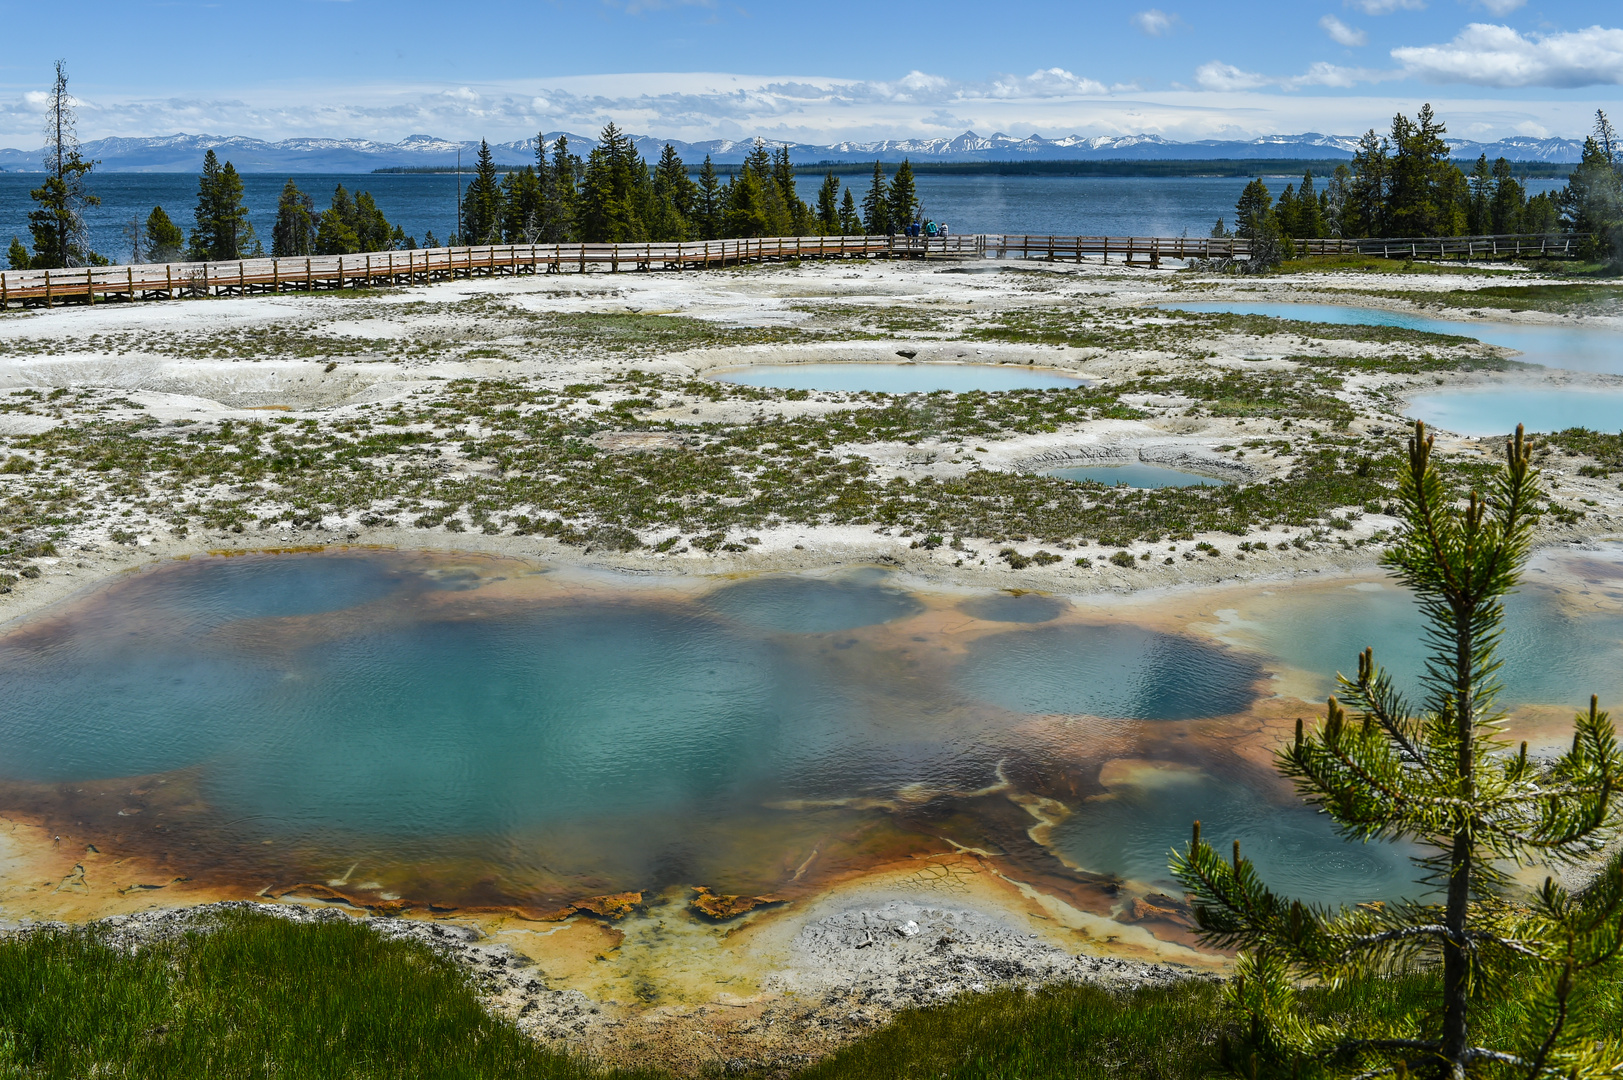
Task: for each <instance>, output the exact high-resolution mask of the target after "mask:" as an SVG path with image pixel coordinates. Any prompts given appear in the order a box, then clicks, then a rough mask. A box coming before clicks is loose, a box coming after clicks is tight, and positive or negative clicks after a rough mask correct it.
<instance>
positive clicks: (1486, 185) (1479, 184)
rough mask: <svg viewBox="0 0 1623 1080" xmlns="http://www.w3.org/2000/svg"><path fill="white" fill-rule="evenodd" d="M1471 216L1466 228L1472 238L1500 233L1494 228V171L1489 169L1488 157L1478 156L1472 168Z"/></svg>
mask: <svg viewBox="0 0 1623 1080" xmlns="http://www.w3.org/2000/svg"><path fill="white" fill-rule="evenodd" d="M1470 181H1471V215H1470V223H1469V224H1468V225H1467V226H1466V228H1467V229H1469V230H1470V234H1471V235H1472V236H1486V235H1487V234H1488V233H1493V232H1498V231H1499V230H1498V229H1495V228H1494V227H1493V170H1492V169H1490V168H1489V167H1488V155H1487V154H1479V155H1477V159H1476V164H1475V165H1474V166H1472V168H1471V176H1470Z"/></svg>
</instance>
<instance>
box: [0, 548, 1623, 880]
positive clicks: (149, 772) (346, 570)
mask: <svg viewBox="0 0 1623 1080" xmlns="http://www.w3.org/2000/svg"><path fill="white" fill-rule="evenodd" d="M1597 566H1599V567H1600V569H1599V570H1596V571H1595V574H1596V575H1598V576H1596V577H1595V581H1596V582H1598V583H1599V585H1598V587H1599V588H1600V589H1602V590H1604V591H1605V595H1606V596H1609V597H1615V598H1616V599H1618V600H1623V569H1620V568H1619V564H1618V563H1617V562H1616V561H1613V562H1610V563H1603V562H1602V563H1597ZM1247 595H1248V596H1250V597H1251V600H1252V601H1253V602H1254V603H1256V604H1260V605H1262V608H1263V609H1264V610H1265V611H1266V612H1267V613H1266V615H1265V616H1261V617H1254V618H1252V619H1251V621H1246V620H1237V621H1236V620H1230V624H1229V625H1227V626H1222V627H1220V628H1219V629H1220V638H1212V637H1209V636H1207V635H1204V634H1191V633H1186V632H1183V631H1180V630H1177V629H1174V628H1168V627H1167V626H1158V625H1156V624H1155V622H1154V620H1151V621H1149V622H1144V623H1135V622H1127V621H1123V620H1121V619H1120V618H1119V617H1117V616H1115V615H1112V614H1109V613H1108V612H1107V611H1105V610H1103V609H1093V608H1088V607H1085V606H1078V605H1076V604H1073V603H1071V602H1068V601H1066V600H1064V599H1062V598H1058V597H1052V596H1044V595H1040V594H1035V593H1019V592H1013V593H1010V592H1003V593H980V594H975V595H972V596H969V597H967V598H966V597H962V596H959V597H952V596H933V595H929V594H916V593H912V592H909V591H906V590H903V589H900V588H898V587H896V586H895V585H893V584H892V583H891V582H890V579H889V578H888V576H887V575H886V574H885V573H884V572H883V571H879V570H870V571H857V572H852V573H847V574H844V575H841V576H837V577H833V578H822V577H810V576H795V575H777V576H764V577H756V578H746V579H742V580H734V581H722V582H719V583H716V584H713V585H710V586H702V587H701V588H699V589H698V590H697V591H696V590H695V588H694V586H693V585H692V584H691V583H687V584H683V583H676V582H671V583H661V582H658V581H654V582H645V583H641V584H636V585H626V584H623V583H618V582H610V581H607V580H604V579H598V578H589V577H587V578H582V577H576V578H570V577H567V576H566V575H563V574H555V573H550V572H547V571H545V569H544V568H537V567H534V566H531V565H530V564H525V563H519V562H516V561H510V560H499V559H491V558H475V557H457V556H428V555H409V554H404V553H391V552H364V553H358V552H348V553H338V552H332V553H323V554H306V555H249V556H240V557H236V558H230V559H223V558H208V559H197V560H192V561H190V562H184V563H173V564H166V565H163V566H160V567H158V568H157V569H154V570H150V571H148V572H145V573H142V574H139V575H136V576H134V577H133V578H128V579H125V580H123V581H121V582H118V583H116V584H113V585H111V586H108V587H105V588H101V589H98V590H95V591H93V592H91V593H90V594H88V595H87V596H85V597H83V598H81V599H78V600H76V601H73V602H69V603H66V604H63V605H59V606H58V607H57V608H55V609H51V610H48V611H46V612H44V613H42V614H40V615H37V616H34V617H32V618H29V619H26V620H23V621H21V622H19V623H15V624H13V625H11V626H10V627H8V628H6V629H5V632H4V633H0V745H4V747H5V750H6V752H5V754H4V756H3V757H0V809H7V810H11V811H14V812H17V811H21V812H29V813H36V814H45V815H46V816H49V815H50V814H52V813H56V814H61V815H63V816H66V817H69V818H70V819H71V820H73V821H75V822H77V824H76V825H75V826H74V831H75V833H76V835H80V836H84V837H88V838H90V839H91V840H92V841H93V842H95V843H96V844H97V846H98V847H101V848H102V850H104V851H122V852H125V853H128V854H142V853H145V854H148V855H153V854H155V852H156V851H161V852H163V853H165V854H164V858H166V859H171V860H172V859H174V858H177V857H179V856H176V855H175V854H174V853H175V852H190V853H191V854H189V855H186V856H185V857H184V858H185V860H189V861H188V862H187V866H186V871H187V872H188V873H191V874H193V876H196V877H199V878H200V879H208V878H209V877H210V875H213V876H214V877H216V878H218V879H220V880H224V881H241V880H254V881H258V882H265V881H275V880H282V881H306V880H317V881H320V880H329V879H332V878H334V877H336V876H337V875H340V874H342V875H343V877H344V880H346V881H348V880H350V878H351V877H352V876H353V888H354V889H358V890H361V891H362V892H366V891H367V890H370V891H372V892H373V893H376V894H378V895H383V896H391V895H406V896H408V897H411V898H416V899H419V900H422V899H428V900H437V901H440V902H453V903H464V904H466V903H471V902H481V903H523V904H531V905H535V906H544V905H547V904H556V903H560V902H563V901H564V900H568V899H572V898H578V897H580V896H584V895H597V894H601V893H604V892H609V891H615V890H618V889H646V888H657V887H661V886H665V885H669V884H673V883H686V884H700V883H703V884H710V885H718V886H720V887H721V888H723V889H725V890H726V891H729V892H732V891H746V890H755V891H764V890H769V889H782V888H785V887H787V886H789V885H790V884H792V879H791V877H790V875H791V874H794V872H795V868H796V867H804V865H805V864H806V861H807V859H808V857H809V853H812V852H821V853H822V854H821V855H820V856H819V858H820V859H822V860H824V861H823V862H822V863H820V864H819V871H818V872H819V873H830V874H836V875H837V874H839V873H843V872H845V871H846V870H849V869H852V868H860V867H861V866H862V865H866V864H869V863H872V862H873V861H875V860H876V859H880V858H882V857H883V856H884V855H885V853H886V852H892V851H907V850H917V844H918V843H920V842H921V840H928V841H930V842H932V843H933V842H935V841H934V840H932V839H931V838H934V837H936V836H938V835H939V833H940V832H941V831H942V830H943V829H950V831H951V832H950V834H951V835H952V836H953V838H954V840H955V841H957V842H959V843H966V844H972V845H974V846H977V847H983V848H985V849H986V850H992V851H1000V852H1004V853H1005V856H1006V857H1007V858H1008V859H1010V860H1013V862H1012V864H1011V865H1012V869H1011V870H1010V872H1011V873H1013V872H1033V871H1036V872H1041V873H1044V874H1048V875H1052V874H1055V873H1060V874H1062V875H1063V874H1067V873H1068V874H1073V875H1077V877H1076V880H1077V881H1078V886H1077V887H1078V888H1086V887H1091V886H1088V885H1087V883H1088V882H1090V881H1095V882H1097V881H1104V880H1107V879H1110V878H1128V879H1132V880H1136V881H1139V882H1142V883H1145V884H1146V885H1149V886H1154V887H1162V888H1164V887H1169V884H1170V883H1169V881H1168V879H1167V875H1166V871H1165V865H1166V862H1165V860H1166V853H1167V851H1168V850H1169V849H1170V848H1171V847H1172V846H1174V845H1175V844H1179V843H1182V842H1183V840H1184V839H1185V838H1186V836H1187V833H1188V829H1189V822H1190V821H1191V820H1192V819H1193V818H1195V817H1199V818H1200V819H1201V820H1202V821H1203V822H1204V823H1205V827H1206V831H1207V835H1208V836H1210V837H1212V838H1213V839H1214V841H1217V842H1223V843H1226V842H1227V841H1228V840H1230V839H1234V838H1239V839H1241V840H1242V842H1243V843H1244V845H1245V850H1246V851H1247V852H1248V853H1249V854H1250V855H1252V856H1253V857H1254V858H1255V859H1256V860H1257V863H1258V866H1259V868H1260V869H1261V870H1262V871H1263V872H1264V873H1265V874H1267V875H1274V876H1275V877H1276V879H1277V880H1279V881H1280V882H1281V883H1282V884H1283V885H1285V886H1287V887H1288V888H1289V889H1291V890H1292V891H1293V892H1295V893H1297V894H1299V895H1302V896H1304V897H1306V898H1309V899H1317V900H1344V899H1348V898H1352V897H1358V898H1365V897H1368V898H1375V897H1390V896H1394V895H1398V894H1400V893H1403V892H1405V891H1407V890H1409V888H1410V885H1409V882H1410V881H1411V868H1410V866H1409V864H1408V863H1407V861H1406V860H1405V859H1404V857H1403V853H1402V852H1401V851H1398V850H1395V849H1393V848H1391V847H1387V846H1381V845H1375V846H1356V845H1355V846H1348V845H1346V844H1343V843H1342V842H1341V841H1340V840H1339V839H1337V838H1336V837H1335V835H1334V834H1333V832H1332V830H1331V828H1330V826H1329V824H1328V822H1327V821H1326V819H1325V818H1323V817H1322V816H1318V815H1315V814H1313V813H1311V812H1309V811H1307V810H1305V809H1304V808H1303V807H1302V806H1301V804H1300V803H1299V802H1297V801H1296V800H1295V798H1294V797H1293V796H1292V795H1291V793H1290V790H1289V788H1288V787H1287V786H1286V785H1284V784H1283V783H1282V782H1281V781H1280V780H1279V779H1278V778H1277V777H1276V776H1275V775H1274V774H1273V773H1272V771H1271V770H1270V769H1268V768H1266V767H1265V766H1264V765H1259V764H1257V761H1258V755H1257V754H1256V753H1255V750H1256V748H1257V745H1258V743H1257V740H1258V739H1259V738H1261V739H1262V740H1263V742H1264V743H1267V742H1270V741H1275V740H1277V739H1280V738H1284V737H1285V732H1284V730H1283V729H1282V728H1278V727H1277V725H1278V723H1279V721H1277V720H1269V719H1267V718H1268V717H1270V716H1274V715H1276V714H1277V713H1278V712H1279V711H1280V710H1279V709H1278V708H1277V707H1275V706H1271V705H1269V704H1268V702H1269V698H1268V697H1267V695H1268V694H1269V693H1270V692H1271V691H1270V690H1269V689H1268V685H1269V675H1270V673H1272V672H1287V673H1295V674H1293V675H1291V676H1290V679H1291V680H1294V684H1301V685H1302V686H1303V687H1305V689H1304V690H1303V693H1304V694H1311V695H1314V696H1316V695H1318V694H1319V693H1321V692H1322V691H1323V690H1324V689H1325V687H1326V686H1327V685H1328V683H1327V682H1326V681H1325V680H1326V678H1327V676H1328V673H1329V672H1332V671H1334V670H1335V669H1337V668H1341V669H1346V668H1347V667H1349V666H1350V665H1351V663H1352V661H1353V659H1354V657H1355V656H1356V653H1357V650H1358V649H1359V648H1361V647H1362V646H1363V645H1364V644H1366V643H1370V642H1374V643H1375V644H1376V645H1377V649H1378V652H1377V656H1378V658H1379V659H1381V660H1382V661H1384V662H1387V663H1389V664H1391V665H1392V666H1393V668H1394V670H1395V671H1396V672H1397V673H1398V674H1399V675H1401V676H1403V677H1405V678H1407V677H1410V676H1412V675H1413V674H1414V673H1415V672H1416V671H1417V670H1418V663H1419V658H1418V656H1416V655H1413V654H1412V645H1411V644H1410V643H1412V642H1413V640H1414V630H1415V629H1416V627H1417V626H1418V621H1417V620H1416V618H1415V616H1414V611H1413V605H1412V603H1411V602H1410V601H1409V599H1408V596H1407V594H1406V593H1403V592H1401V591H1400V590H1397V589H1395V588H1391V587H1381V586H1379V585H1373V584H1371V585H1363V586H1359V587H1358V588H1356V589H1342V590H1331V591H1329V592H1326V591H1325V590H1323V589H1321V590H1318V591H1316V592H1310V593H1297V592H1291V591H1289V590H1285V591H1282V592H1281V593H1280V594H1279V595H1278V596H1277V597H1274V598H1272V599H1269V598H1268V597H1267V596H1266V595H1264V596H1263V597H1261V598H1258V597H1255V596H1252V595H1251V594H1247ZM1269 605H1272V606H1271V607H1270V606H1269ZM1612 606H1613V608H1617V607H1618V605H1617V604H1615V603H1614V604H1613V605H1612ZM1218 616H1219V621H1221V619H1222V617H1223V613H1221V612H1219V613H1218ZM1510 627H1511V628H1510V632H1509V634H1508V636H1507V640H1506V653H1507V658H1508V662H1507V664H1506V668H1505V672H1504V678H1505V681H1506V683H1507V684H1508V691H1507V700H1509V701H1510V702H1511V703H1512V704H1518V703H1554V704H1558V705H1570V704H1573V703H1577V704H1581V703H1582V702H1583V701H1585V700H1587V694H1588V693H1590V692H1591V691H1594V692H1598V693H1600V694H1601V697H1602V701H1603V703H1605V704H1608V705H1610V704H1615V703H1620V702H1623V665H1620V664H1619V662H1618V661H1619V659H1620V658H1623V616H1617V615H1615V614H1606V615H1599V616H1580V615H1579V614H1574V612H1573V611H1572V610H1571V609H1570V607H1569V606H1567V605H1564V604H1563V603H1562V602H1561V600H1560V597H1559V596H1558V594H1556V593H1554V592H1552V591H1551V590H1547V589H1540V588H1536V587H1535V588H1530V589H1529V590H1528V591H1526V592H1525V593H1524V594H1523V595H1522V596H1520V597H1518V598H1517V599H1516V600H1515V601H1514V603H1513V606H1512V618H1511V621H1510ZM1326 628H1328V629H1326ZM1225 641H1229V642H1232V643H1233V644H1225V643H1224V642H1225ZM1236 646H1238V647H1236ZM1315 680H1316V681H1315ZM1281 685H1282V686H1283V685H1284V684H1281ZM1258 710H1262V711H1261V712H1259V711H1258ZM1259 724H1260V725H1261V727H1260V728H1259ZM1269 724H1274V725H1275V727H1273V728H1270V727H1269V726H1268V725H1269ZM1261 731H1273V734H1271V735H1270V734H1259V732H1261ZM1022 792H1023V793H1025V794H1026V795H1033V796H1037V797H1040V798H1042V799H1047V800H1050V804H1049V805H1052V806H1061V807H1063V812H1061V813H1059V814H1058V820H1055V821H1051V822H1050V824H1051V826H1052V828H1051V830H1050V832H1049V834H1048V836H1047V837H1046V838H1043V839H1041V843H1042V844H1044V845H1046V847H1034V846H1033V844H1032V840H1033V839H1037V838H1038V837H1037V834H1036V833H1033V834H1032V836H1031V837H1029V838H1028V837H1027V835H1026V831H1027V830H1028V829H1030V828H1031V827H1032V825H1033V819H1032V818H1031V816H1030V815H1028V814H1027V813H1026V812H1025V811H1023V810H1019V809H1017V808H1016V807H1015V806H1014V805H1011V802H1010V800H1011V799H1014V798H1015V795H1016V794H1018V793H1022ZM1021 797H1022V798H1023V797H1024V796H1021ZM1017 801H1018V800H1017ZM1020 805H1024V804H1023V803H1021V804H1020ZM1051 816H1052V815H1051ZM1057 860H1058V861H1057ZM1061 861H1062V862H1063V863H1064V864H1068V865H1069V866H1071V867H1074V868H1076V869H1074V870H1071V871H1065V870H1063V868H1062V866H1061ZM346 868H348V870H346ZM1098 875H1103V877H1102V878H1101V877H1099V876H1098ZM816 876H817V875H816V874H813V875H811V877H809V878H807V879H806V882H810V881H812V880H814V879H815V878H816ZM793 880H798V876H797V877H796V878H795V879H793ZM806 882H802V884H805V883H806ZM256 887H257V886H256ZM1109 895H1110V894H1109V893H1107V892H1101V893H1099V894H1098V896H1099V902H1100V903H1101V904H1103V905H1105V906H1106V907H1108V903H1109V900H1108V897H1109Z"/></svg>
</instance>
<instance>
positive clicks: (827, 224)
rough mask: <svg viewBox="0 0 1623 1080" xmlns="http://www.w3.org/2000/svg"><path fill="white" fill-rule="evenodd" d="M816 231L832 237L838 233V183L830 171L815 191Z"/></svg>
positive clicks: (832, 171)
mask: <svg viewBox="0 0 1623 1080" xmlns="http://www.w3.org/2000/svg"><path fill="white" fill-rule="evenodd" d="M817 231H818V232H820V233H822V234H823V235H824V236H832V235H834V234H835V233H838V232H839V231H840V182H839V181H838V180H836V179H835V178H834V170H832V169H830V170H829V171H828V173H827V174H826V175H824V177H823V184H822V186H821V187H819V188H818V189H817Z"/></svg>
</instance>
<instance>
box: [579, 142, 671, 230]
mask: <svg viewBox="0 0 1623 1080" xmlns="http://www.w3.org/2000/svg"><path fill="white" fill-rule="evenodd" d="M652 214H653V184H652V182H651V181H650V179H649V176H648V168H647V166H645V165H644V164H643V161H642V158H641V157H639V156H638V154H637V149H636V147H635V146H634V145H633V144H632V142H631V140H630V138H628V137H627V136H626V135H625V134H624V133H623V132H621V131H620V129H619V128H618V127H616V126H615V125H614V124H612V123H611V124H609V125H608V126H607V127H605V128H604V129H603V133H602V135H601V136H600V137H599V138H598V143H597V145H596V146H595V147H593V148H592V152H591V153H590V154H588V155H587V157H586V175H585V178H584V180H583V181H582V183H581V189H580V201H579V209H578V216H577V221H576V227H577V229H578V231H579V233H580V238H581V239H582V240H584V241H585V242H587V243H590V244H601V243H626V242H636V241H638V240H646V239H648V233H647V228H648V219H649V218H650V217H652Z"/></svg>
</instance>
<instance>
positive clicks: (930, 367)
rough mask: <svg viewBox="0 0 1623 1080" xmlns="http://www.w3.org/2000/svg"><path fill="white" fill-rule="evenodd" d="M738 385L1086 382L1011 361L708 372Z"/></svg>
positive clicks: (849, 387) (977, 386)
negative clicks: (1004, 362) (999, 362)
mask: <svg viewBox="0 0 1623 1080" xmlns="http://www.w3.org/2000/svg"><path fill="white" fill-rule="evenodd" d="M712 377H713V378H715V379H719V380H720V381H722V382H730V383H738V384H739V385H740V386H761V387H768V388H771V389H774V390H819V391H824V392H830V391H832V392H839V393H860V392H862V391H871V392H873V393H879V394H929V393H934V392H935V391H938V390H946V391H950V392H951V393H954V394H963V393H968V392H970V391H972V390H982V391H988V392H992V391H999V390H1063V389H1068V388H1073V387H1079V386H1086V385H1087V383H1086V382H1085V381H1083V380H1082V379H1079V378H1073V377H1072V376H1069V375H1061V374H1060V373H1058V372H1055V371H1046V370H1042V369H1037V368H1031V367H1017V366H1015V365H1013V364H936V363H926V364H891V363H859V362H850V363H836V364H761V365H759V366H757V367H749V368H741V369H739V370H737V371H723V372H717V373H716V374H715V375H713V376H712Z"/></svg>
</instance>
